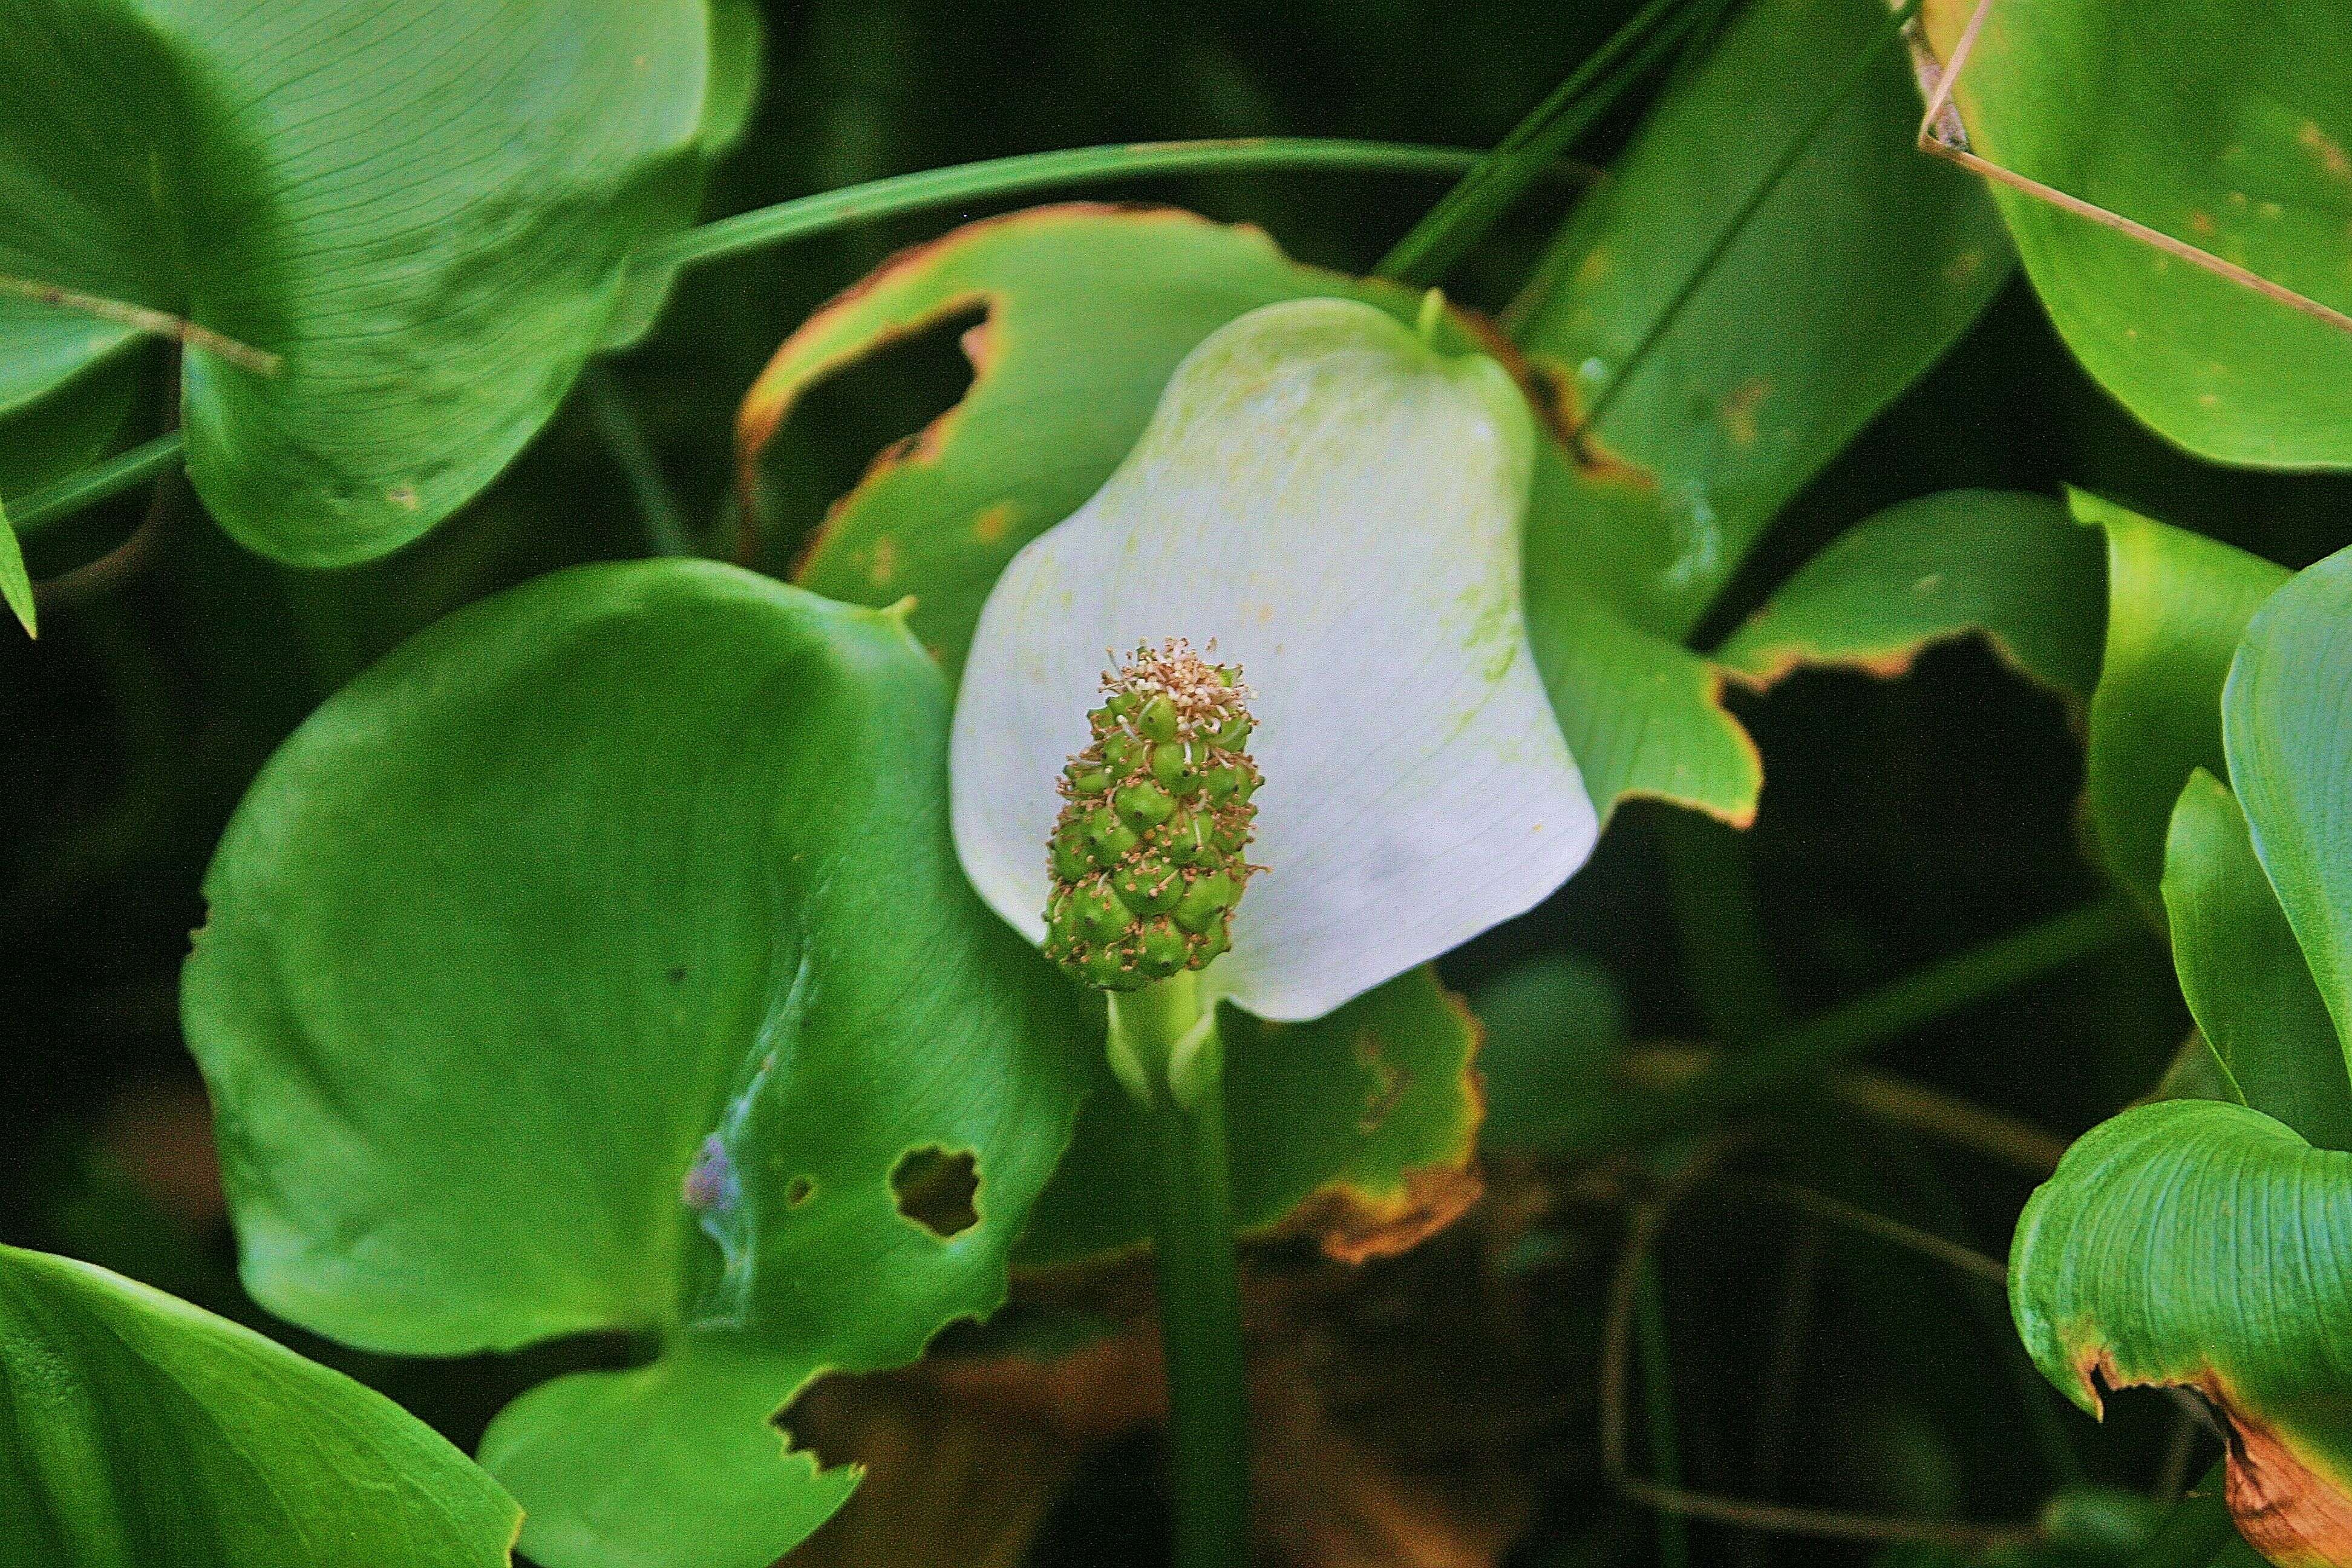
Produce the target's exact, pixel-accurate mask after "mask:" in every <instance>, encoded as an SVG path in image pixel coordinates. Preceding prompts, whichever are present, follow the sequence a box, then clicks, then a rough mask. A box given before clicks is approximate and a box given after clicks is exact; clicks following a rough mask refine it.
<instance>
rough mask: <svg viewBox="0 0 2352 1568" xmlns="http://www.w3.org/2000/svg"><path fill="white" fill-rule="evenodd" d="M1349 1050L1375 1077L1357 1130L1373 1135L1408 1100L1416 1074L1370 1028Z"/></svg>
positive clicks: (1359, 1063)
mask: <svg viewBox="0 0 2352 1568" xmlns="http://www.w3.org/2000/svg"><path fill="white" fill-rule="evenodd" d="M1349 1051H1350V1052H1351V1053H1352V1054H1353V1055H1354V1057H1355V1058H1356V1065H1357V1066H1358V1067H1360V1068H1363V1069H1364V1070H1365V1071H1366V1072H1368V1073H1370V1074H1371V1077H1372V1084H1371V1088H1370V1089H1368V1090H1366V1091H1365V1094H1364V1113H1363V1114H1362V1115H1361V1116H1360V1117H1358V1118H1357V1119H1356V1131H1359V1132H1361V1133H1364V1134H1365V1135H1367V1136H1370V1134H1371V1133H1373V1132H1376V1131H1379V1130H1380V1125H1381V1122H1383V1121H1387V1120H1388V1117H1389V1112H1390V1111H1391V1110H1395V1109H1396V1107H1397V1101H1398V1100H1402V1099H1403V1098H1404V1091H1405V1089H1407V1088H1408V1087H1409V1086H1410V1085H1411V1084H1412V1073H1411V1072H1410V1071H1408V1070H1407V1069H1406V1068H1405V1067H1404V1065H1403V1064H1402V1063H1401V1062H1398V1061H1396V1060H1394V1059H1393V1058H1391V1057H1390V1056H1389V1054H1388V1052H1387V1051H1386V1050H1385V1049H1383V1048H1382V1047H1381V1037H1380V1036H1378V1035H1376V1034H1374V1033H1372V1032H1371V1031H1370V1030H1369V1029H1367V1030H1365V1031H1364V1032H1363V1033H1362V1034H1360V1035H1358V1036H1357V1037H1355V1039H1354V1040H1353V1041H1352V1042H1350V1043H1349Z"/></svg>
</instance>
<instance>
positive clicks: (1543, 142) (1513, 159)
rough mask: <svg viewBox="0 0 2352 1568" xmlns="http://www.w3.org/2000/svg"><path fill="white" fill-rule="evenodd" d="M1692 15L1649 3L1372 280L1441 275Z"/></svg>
mask: <svg viewBox="0 0 2352 1568" xmlns="http://www.w3.org/2000/svg"><path fill="white" fill-rule="evenodd" d="M1678 7H1683V8H1684V15H1682V16H1675V17H1673V18H1672V19H1671V21H1669V20H1668V16H1669V13H1671V12H1673V11H1675V10H1676V9H1677V8H1678ZM1695 15H1696V13H1695V12H1693V11H1691V10H1689V9H1688V8H1687V6H1686V0H1649V4H1648V5H1644V6H1643V7H1642V9H1641V10H1639V11H1637V12H1635V13H1634V14H1633V16H1632V17H1631V18H1630V19H1628V20H1627V21H1626V23H1625V25H1624V26H1621V27H1619V28H1618V29H1617V31H1616V32H1615V33H1613V34H1612V35H1610V37H1609V38H1608V40H1607V41H1606V42H1605V43H1603V44H1602V45H1601V47H1599V48H1597V49H1595V50H1593V51H1592V53H1591V54H1590V55H1588V56H1586V57H1585V58H1584V61H1583V63H1582V64H1580V65H1579V66H1578V67H1577V68H1576V69H1575V70H1573V71H1571V72H1570V73H1569V77H1568V79H1567V80H1565V81H1563V82H1561V83H1560V84H1559V86H1558V87H1557V88H1554V89H1552V91H1551V95H1550V96H1549V97H1548V98H1546V99H1545V100H1543V101H1542V102H1541V103H1539V104H1538V105H1537V106H1536V107H1535V109H1534V110H1531V111H1530V112H1529V113H1528V115H1527V116H1526V117H1525V118H1524V119H1522V120H1521V121H1519V122H1518V124H1517V125H1515V126H1513V127H1512V128H1511V132H1510V134H1509V135H1507V136H1506V137H1504V138H1503V140H1502V141H1501V142H1497V143H1496V146H1495V149H1494V151H1492V152H1490V153H1487V154H1486V156H1485V157H1483V158H1481V159H1479V160H1478V162H1477V163H1476V165H1475V166H1474V167H1473V168H1472V169H1471V170H1470V172H1469V173H1468V174H1465V175H1463V176H1462V180H1461V183H1460V184H1456V185H1455V186H1454V188H1453V189H1452V190H1450V191H1448V192H1446V193H1445V195H1444V196H1442V197H1440V198H1439V200H1438V203H1437V205H1435V206H1433V207H1432V208H1430V209H1429V211H1428V213H1427V214H1426V215H1424V216H1423V218H1422V220H1421V221H1420V222H1419V223H1417V224H1415V225H1413V226H1412V230H1411V232H1409V233H1408V234H1406V235H1405V237H1403V238H1402V239H1400V240H1398V241H1397V242H1396V244H1395V246H1394V247H1391V249H1390V251H1389V253H1388V254H1387V255H1386V256H1383V257H1382V258H1381V260H1380V264H1379V265H1378V266H1376V267H1374V268H1372V272H1373V275H1374V276H1375V277H1381V278H1396V279H1405V280H1408V281H1420V282H1434V281H1435V280H1436V279H1438V278H1440V277H1442V276H1444V273H1445V271H1446V269H1447V268H1451V267H1452V266H1453V265H1454V263H1455V262H1456V261H1458V260H1460V259H1461V258H1462V256H1463V253H1464V252H1465V251H1467V250H1468V249H1469V248H1470V247H1472V246H1473V245H1475V244H1476V243H1477V241H1478V239H1479V237H1481V236H1482V235H1484V234H1485V233H1486V230H1487V229H1489V228H1491V227H1492V226H1494V223H1495V220H1496V218H1498V217H1500V216H1502V215H1503V214H1504V213H1505V212H1507V210H1509V207H1510V205H1511V203H1512V202H1513V201H1515V200H1517V197H1518V195H1519V193H1520V192H1521V191H1523V190H1525V189H1526V188H1527V186H1528V183H1529V182H1530V181H1532V180H1533V179H1534V178H1535V177H1536V175H1537V174H1539V173H1540V172H1541V171H1542V170H1543V169H1544V168H1545V167H1546V166H1548V165H1549V163H1551V162H1552V160H1554V159H1555V158H1557V157H1559V155H1560V154H1561V153H1565V152H1567V151H1568V149H1569V148H1570V146H1572V145H1574V144H1575V142H1576V141H1577V140H1578V139H1579V138H1580V137H1581V136H1582V135H1583V134H1584V133H1585V132H1587V131H1589V130H1591V128H1592V124H1593V121H1597V120H1598V119H1600V118H1601V115H1602V114H1604V113H1606V112H1608V110H1609V109H1610V107H1611V106H1612V105H1613V104H1614V103H1615V102H1616V101H1617V100H1618V99H1620V98H1622V97H1623V96H1624V94H1625V91H1626V89H1629V88H1631V87H1632V86H1633V84H1634V83H1635V82H1637V81H1639V80H1641V79H1642V78H1643V75H1645V74H1646V73H1647V72H1648V71H1649V69H1650V68H1651V67H1652V66H1653V65H1654V64H1655V63H1656V62H1657V60H1658V58H1659V57H1660V56H1662V55H1663V54H1664V53H1665V51H1666V50H1667V49H1668V48H1670V47H1673V46H1674V44H1675V41H1676V40H1677V39H1679V38H1681V37H1684V36H1685V34H1687V33H1688V32H1689V31H1690V26H1691V20H1692V17H1693V16H1695ZM1662 23H1664V24H1665V25H1664V26H1661V24H1662Z"/></svg>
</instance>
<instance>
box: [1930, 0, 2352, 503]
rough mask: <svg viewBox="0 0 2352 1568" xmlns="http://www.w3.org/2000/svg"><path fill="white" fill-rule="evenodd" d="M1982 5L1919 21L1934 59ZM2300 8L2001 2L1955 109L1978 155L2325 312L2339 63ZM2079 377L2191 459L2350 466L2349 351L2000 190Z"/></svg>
mask: <svg viewBox="0 0 2352 1568" xmlns="http://www.w3.org/2000/svg"><path fill="white" fill-rule="evenodd" d="M1978 9H1979V4H1978V0H1928V4H1927V6H1926V7H1925V10H1924V13H1923V16H1924V19H1925V22H1926V25H1927V33H1928V37H1929V38H1930V39H1931V41H1932V42H1933V44H1934V46H1935V47H1936V50H1937V54H1938V56H1939V57H1941V58H1945V59H1949V58H1952V51H1953V48H1954V47H1955V46H1956V45H1957V44H1958V41H1959V37H1960V33H1961V30H1962V28H1963V27H1965V26H1967V24H1968V21H1969V16H1971V15H1972V14H1973V13H1974V12H1976V11H1977V10H1978ZM2342 24H2343V17H2342V15H2341V14H2340V12H2338V11H2337V10H2336V7H2334V6H2332V5H2325V4H2315V3H2312V0H2281V3H2279V4H2273V5H2252V6H2238V7H2232V8H2231V10H2230V11H2229V13H2228V14H2227V16H2226V17H2224V16H2222V15H2221V14H2219V13H2217V12H2216V11H2215V10H2214V8H2213V7H2212V6H2211V5H2207V4H2204V3H2202V0H2000V3H1999V4H1996V5H1992V6H1990V9H1989V10H1987V12H1986V14H1985V17H1984V23H1983V28H1982V31H1981V32H1980V33H1979V37H1978V39H1977V43H1976V47H1975V50H1974V52H1973V53H1972V55H1971V56H1970V58H1969V59H1968V60H1967V61H1966V63H1965V65H1964V67H1963V68H1962V71H1961V74H1960V79H1959V82H1958V88H1957V89H1956V91H1955V92H1954V94H1953V102H1954V104H1955V105H1956V106H1957V107H1958V111H1959V114H1960V118H1961V120H1962V121H1963V122H1964V123H1965V125H1966V127H1967V131H1968V136H1969V142H1971V144H1972V145H1973V147H1974V150H1975V151H1976V152H1977V153H1979V155H1981V156H1983V157H1985V158H1988V159H1990V160H1991V161H1992V162H1994V163H1999V164H2001V165H2003V166H2005V167H2007V168H2010V169H2012V170H2015V171H2017V172H2018V173H2020V174H2024V175H2026V176H2028V177H2029V178H2032V179H2034V180H2038V181H2040V182H2042V184H2047V185H2051V186H2054V187H2056V188H2057V189H2058V190H2060V191H2063V192H2064V193H2066V194H2068V195H2074V196H2077V197H2080V198H2081V199H2083V200H2084V201H2087V202H2090V203H2092V204H2093V205H2096V206H2099V207H2102V208H2105V209H2106V210H2107V211H2109V212H2112V213H2116V214H2118V215H2120V216H2124V217H2126V218H2129V219H2132V220H2134V221H2136V222H2138V223H2142V224H2145V225H2147V226H2149V227H2152V228H2155V229H2158V230H2159V231H2161V232H2163V233H2165V234H2168V235H2169V236H2171V237H2173V238H2175V239H2178V240H2181V241H2184V242H2186V243H2187V244H2189V245H2191V246H2194V247H2197V248H2199V249H2200V250H2204V251H2206V252H2209V253H2210V254H2212V255H2214V256H2218V257H2220V258H2221V259H2222V260H2224V261H2229V262H2232V263H2235V264H2237V265H2238V266H2241V267H2244V268H2249V269H2251V270H2252V271H2253V272H2255V273H2257V274H2259V275H2261V276H2262V277H2263V278H2266V279H2271V280H2272V281H2273V282H2276V283H2278V284H2281V285H2284V287H2286V288H2288V289H2294V290H2295V291H2297V292H2299V293H2301V294H2303V295H2305V296H2307V297H2309V298H2310V299H2313V300H2317V301H2319V302H2320V303H2322V304H2325V305H2329V306H2332V307H2334V308H2335V309H2336V310H2352V274H2347V272H2346V270H2345V268H2344V252H2345V232H2346V225H2347V223H2352V150H2348V149H2352V55H2347V52H2346V51H2345V50H2344V49H2343V48H2341V47H2337V45H2336V37H2337V35H2338V33H2339V32H2340V30H2341V27H2342ZM1993 195H1994V197H1995V199H1996V200H1997V201H1998V202H1999V203H2000V211H2001V216H2003V217H2004V218H2006V219H2007V220H2008V223H2009V228H2010V232H2011V234H2012V235H2013V236H2015V237H2016V241H2017V249H2018V254H2019V255H2020V256H2021V257H2022V258H2023V259H2024V262H2025V271H2026V276H2027V277H2029V278H2031V279H2032V281H2033V287H2034V289H2035V291H2036V292H2038V293H2039V294H2040V295H2041V296H2042V304H2043V306H2044V307H2045V308H2046V309H2047V310H2049V312H2050V319H2051V321H2053V322H2054V323H2055V324H2056V325H2057V328H2058V331H2059V333H2060V335H2062V336H2063V338H2064V339H2065V340H2066V344H2067V346H2068V347H2069V348H2071V349H2073V350H2074V353H2075V355H2076V357H2078V358H2079V359H2080V360H2081V361H2082V362H2083V363H2084V366H2085V368H2087V369H2088V370H2089V371H2090V372H2091V374H2093V375H2095V376H2096V377H2098V379H2099V380H2100V382H2101V383H2102V384H2105V386H2106V388H2107V389H2108V390H2109V391H2110V392H2112V393H2114V394H2115V395H2116V397H2118V398H2120V399H2121V400H2122V401H2123V403H2124V405H2126V407H2128V408H2130V409H2131V411H2132V412H2133V413H2135V414H2137V415H2138V416H2139V417H2141V418H2142V419H2144V420H2146V421H2147V423H2148V424H2150V425H2151V426H2155V427H2156V428H2157V429H2158V431H2160V432H2162V433H2163V434H2164V435H2166V436H2168V437H2170V438H2172V439H2173V440H2175V441H2178V442H2179V443H2180V444H2181V445H2182V446H2184V447H2188V448H2189V450H2191V451H2193V452H2197V453H2200V454H2201V455H2203V456H2205V457H2209V458H2218V459H2221V460H2222V461H2225V462H2237V463H2261V464H2268V465H2275V466H2279V467H2285V468H2312V467H2320V466H2326V467H2343V466H2347V465H2352V333H2347V332H2346V331H2343V330H2342V329H2341V328H2340V326H2338V325H2336V324H2331V323H2329V322H2326V321H2319V320H2315V319H2314V318H2313V317H2311V316H2309V315H2305V314H2302V313H2299V312H2297V311H2296V310H2293V309H2290V308H2289V307H2287V306H2285V305H2284V304H2281V303H2279V302H2277V301H2275V300H2269V299H2264V298H2263V297H2262V296H2261V295H2259V294H2257V293H2255V292H2254V291H2252V289H2247V288H2245V287H2243V286H2242V285H2240V284H2238V283H2235V282H2231V281H2230V280H2228V279H2223V278H2221V277H2217V276H2215V275H2214V274H2213V273H2211V272H2210V271H2207V270H2204V269H2201V268H2198V267H2195V266H2192V265H2190V264H2189V262H2188V261H2186V260H2184V259H2182V258H2179V257H2174V256H2168V255H2165V254H2164V253H2163V252H2162V251H2160V250H2158V249H2157V248H2155V247H2152V246H2150V245H2148V244H2147V242H2146V241H2145V240H2142V239H2139V238H2136V237H2131V236H2128V235H2126V234H2121V233H2118V232H2116V231H2115V230H2114V229H2111V228H2108V227H2105V226H2101V225H2099V224H2096V223H2094V222H2092V221H2090V220H2089V219H2087V218H2085V217H2084V216H2080V215H2078V214H2075V213H2071V212H2064V211H2061V210H2060V209H2059V208H2057V207H2055V206H2053V205H2050V204H2049V203H2047V202H2045V201H2042V200H2040V199H2037V198H2036V197H2034V196H2032V195H2027V194H2025V193H2023V192H2020V191H2015V190H2011V189H2008V188H2006V187H2005V186H2000V185H1995V186H1994V187H1993Z"/></svg>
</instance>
